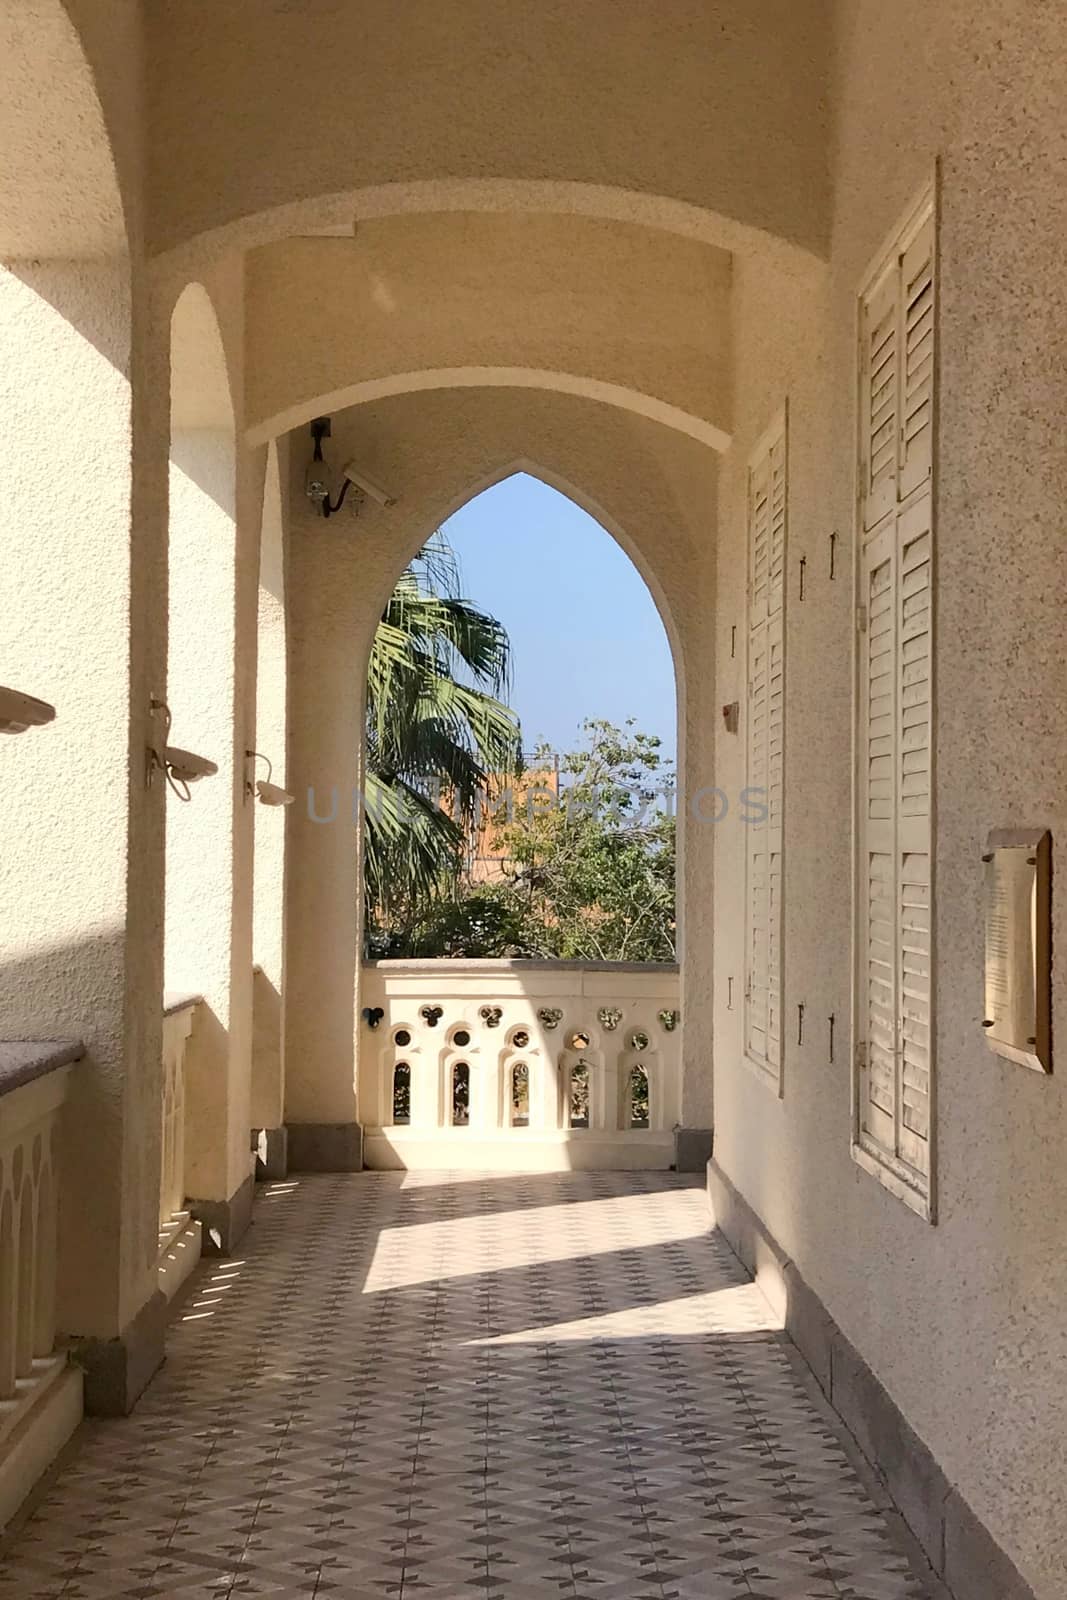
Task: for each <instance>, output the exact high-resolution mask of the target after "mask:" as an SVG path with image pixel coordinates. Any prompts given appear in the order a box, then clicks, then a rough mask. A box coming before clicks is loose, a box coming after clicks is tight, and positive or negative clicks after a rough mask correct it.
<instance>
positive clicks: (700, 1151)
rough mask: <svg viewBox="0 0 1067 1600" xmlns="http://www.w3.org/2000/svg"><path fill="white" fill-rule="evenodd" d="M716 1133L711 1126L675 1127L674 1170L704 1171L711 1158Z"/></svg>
mask: <svg viewBox="0 0 1067 1600" xmlns="http://www.w3.org/2000/svg"><path fill="white" fill-rule="evenodd" d="M714 1142H715V1135H714V1133H713V1131H712V1129H711V1128H681V1127H679V1128H675V1130H674V1170H675V1171H676V1172H703V1171H704V1168H705V1167H706V1166H707V1164H708V1162H709V1161H710V1160H711V1151H712V1146H713V1145H714Z"/></svg>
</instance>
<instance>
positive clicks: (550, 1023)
mask: <svg viewBox="0 0 1067 1600" xmlns="http://www.w3.org/2000/svg"><path fill="white" fill-rule="evenodd" d="M678 994H679V983H678V969H677V968H676V967H673V966H650V965H629V964H624V963H616V962H603V963H594V964H588V965H586V964H583V963H576V962H575V963H572V962H539V961H449V960H442V961H377V962H369V963H367V964H366V965H365V967H364V971H363V1001H362V1004H363V1016H362V1026H361V1035H360V1052H359V1085H360V1116H361V1120H362V1122H363V1127H364V1138H365V1145H364V1150H365V1158H366V1161H367V1164H368V1166H372V1167H442V1166H444V1167H449V1166H463V1167H480V1166H481V1167H486V1168H489V1167H499V1166H501V1165H503V1166H508V1167H514V1168H515V1169H517V1170H522V1169H531V1170H538V1169H539V1170H546V1169H551V1168H554V1167H556V1168H558V1167H597V1166H598V1167H658V1168H662V1167H667V1166H669V1165H670V1163H671V1161H672V1159H673V1154H674V1138H673V1129H674V1127H675V1126H676V1124H677V1122H678V1120H679V1115H680V1110H681V1027H680V1014H679V1008H678Z"/></svg>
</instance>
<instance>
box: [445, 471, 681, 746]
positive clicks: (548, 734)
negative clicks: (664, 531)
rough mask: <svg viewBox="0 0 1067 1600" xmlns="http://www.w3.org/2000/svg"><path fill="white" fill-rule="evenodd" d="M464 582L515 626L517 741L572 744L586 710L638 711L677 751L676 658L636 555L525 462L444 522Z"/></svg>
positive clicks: (614, 717)
mask: <svg viewBox="0 0 1067 1600" xmlns="http://www.w3.org/2000/svg"><path fill="white" fill-rule="evenodd" d="M445 526H446V531H447V533H448V538H449V541H450V542H451V544H452V545H453V547H454V549H455V550H456V553H457V555H458V556H459V561H460V568H461V573H462V578H463V590H464V593H465V594H466V595H467V596H468V598H469V599H471V600H473V601H474V602H475V603H476V604H477V605H479V606H480V607H482V608H483V609H485V610H486V611H489V612H491V613H492V614H493V615H494V616H496V617H499V619H500V621H501V622H503V624H504V626H505V627H506V628H507V630H508V633H509V635H510V637H511V645H512V652H513V659H514V686H513V690H512V695H511V701H512V704H513V705H514V706H515V708H516V710H517V711H518V713H519V715H520V717H521V718H522V729H523V743H524V745H525V747H526V748H527V749H532V748H533V746H534V745H535V744H537V742H538V741H539V740H540V739H547V740H548V741H549V742H550V743H551V744H552V745H553V746H554V747H555V748H556V749H557V750H566V749H571V748H573V747H574V745H575V743H576V742H577V739H578V730H579V728H580V726H581V723H582V722H583V720H584V719H585V718H586V717H606V718H607V719H608V720H609V721H610V722H615V723H622V722H624V721H625V720H626V718H627V717H636V718H637V725H638V727H639V728H640V729H641V731H642V732H645V733H656V734H659V736H660V738H661V739H662V740H663V753H664V754H665V755H668V756H673V755H674V753H675V691H674V667H673V664H672V661H671V652H670V647H669V645H668V643H667V636H666V634H665V633H664V631H663V624H662V623H661V621H660V619H659V613H658V612H657V610H656V607H655V605H654V603H653V600H652V596H651V595H650V594H649V592H648V590H647V589H646V587H645V584H644V580H643V579H642V578H641V576H640V574H639V573H638V571H637V569H636V567H634V566H633V564H632V563H631V561H630V559H629V557H628V556H626V555H624V554H623V552H622V550H621V549H620V548H619V546H618V545H617V544H616V543H615V541H614V539H613V538H612V537H611V535H610V534H608V533H606V532H605V530H604V529H603V528H602V527H601V526H600V524H599V523H598V522H595V521H594V520H593V518H592V517H590V516H588V515H587V514H586V513H585V512H584V511H582V510H581V509H580V508H579V507H578V506H576V505H575V504H574V502H573V501H571V500H568V499H566V498H565V496H563V495H561V494H558V493H557V492H556V490H555V489H550V488H549V487H548V486H547V484H544V483H541V482H540V481H539V480H538V479H537V478H531V477H529V476H527V474H526V473H518V474H516V475H515V476H514V477H512V478H508V479H507V480H506V481H505V482H504V483H500V484H497V485H496V486H495V487H494V488H492V489H487V490H486V491H485V493H484V494H480V495H479V496H478V497H477V499H475V500H472V501H470V502H469V503H468V504H467V505H465V506H464V507H463V509H462V510H461V511H458V512H457V513H456V515H455V516H454V517H451V518H450V519H449V521H448V522H447V523H446V525H445Z"/></svg>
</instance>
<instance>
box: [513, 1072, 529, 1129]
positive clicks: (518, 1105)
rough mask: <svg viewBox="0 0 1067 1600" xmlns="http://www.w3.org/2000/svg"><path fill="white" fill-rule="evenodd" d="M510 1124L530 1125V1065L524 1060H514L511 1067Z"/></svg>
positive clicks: (515, 1125) (525, 1126)
mask: <svg viewBox="0 0 1067 1600" xmlns="http://www.w3.org/2000/svg"><path fill="white" fill-rule="evenodd" d="M510 1105H511V1126H512V1127H513V1128H528V1127H529V1126H530V1067H529V1063H528V1062H526V1061H516V1062H515V1063H514V1065H513V1066H512V1069H511V1095H510Z"/></svg>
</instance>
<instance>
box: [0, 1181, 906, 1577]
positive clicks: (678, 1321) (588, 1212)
mask: <svg viewBox="0 0 1067 1600" xmlns="http://www.w3.org/2000/svg"><path fill="white" fill-rule="evenodd" d="M795 1361H796V1358H795V1356H794V1355H793V1353H792V1352H791V1350H790V1348H789V1347H788V1346H787V1345H786V1344H785V1343H784V1342H783V1341H782V1337H781V1335H779V1334H776V1333H775V1332H774V1331H773V1326H772V1321H771V1318H770V1313H769V1311H768V1308H767V1306H766V1304H765V1303H764V1302H763V1300H762V1298H761V1297H760V1295H759V1294H758V1292H757V1291H756V1289H755V1288H753V1287H752V1286H751V1285H749V1284H748V1282H747V1281H746V1279H745V1276H744V1274H743V1272H742V1271H741V1269H740V1268H739V1266H738V1264H737V1263H736V1261H735V1260H734V1258H733V1256H732V1255H731V1254H730V1253H729V1251H728V1250H727V1249H726V1247H725V1245H724V1244H723V1243H722V1242H721V1241H720V1240H719V1239H718V1238H717V1237H716V1236H715V1235H714V1234H713V1233H711V1232H710V1231H709V1225H708V1213H707V1204H706V1200H705V1198H704V1195H703V1192H702V1191H701V1190H700V1189H698V1188H694V1187H692V1186H691V1185H690V1184H688V1183H687V1182H686V1181H685V1180H683V1179H681V1178H675V1177H671V1176H669V1175H658V1174H635V1175H623V1174H595V1173H573V1174H568V1175H564V1176H543V1177H542V1176H530V1177H470V1176H456V1177H454V1178H449V1177H446V1176H437V1175H431V1174H422V1175H418V1176H416V1175H408V1176H406V1177H401V1176H400V1175H393V1174H388V1175H387V1174H364V1175H361V1176H358V1177H336V1178H333V1177H326V1178H311V1179H302V1180H300V1181H299V1182H294V1183H292V1184H290V1185H276V1186H274V1187H273V1188H271V1189H269V1190H268V1191H266V1192H265V1193H264V1194H263V1195H262V1198H261V1199H260V1201H259V1205H258V1209H257V1213H256V1222H255V1226H254V1227H253V1229H252V1231H251V1233H250V1234H249V1236H248V1239H247V1250H246V1251H245V1252H244V1254H243V1255H242V1256H241V1258H240V1259H237V1260H232V1261H225V1262H217V1263H215V1264H213V1265H206V1266H205V1267H204V1268H203V1269H202V1271H201V1276H200V1277H199V1279H198V1280H197V1285H196V1290H195V1292H194V1293H193V1294H192V1295H191V1297H190V1298H189V1299H188V1300H187V1301H186V1302H185V1304H184V1306H183V1308H182V1311H181V1313H180V1320H179V1321H178V1323H177V1324H176V1326H175V1328H174V1330H173V1333H172V1336H171V1341H170V1358H169V1360H168V1362H167V1365H166V1367H165V1368H164V1370H163V1371H162V1372H161V1374H160V1375H159V1377H158V1378H157V1379H156V1380H155V1382H154V1383H153V1384H152V1386H151V1388H150V1389H149V1391H148V1393H147V1394H146V1395H145V1396H144V1398H143V1400H142V1401H141V1404H140V1405H139V1407H138V1409H137V1411H136V1412H135V1414H134V1415H133V1416H132V1417H129V1418H127V1419H125V1420H124V1421H119V1422H108V1423H96V1424H93V1425H91V1426H90V1427H87V1429H86V1431H85V1437H84V1443H83V1445H82V1447H81V1448H80V1450H79V1451H78V1452H77V1454H76V1455H75V1457H74V1459H73V1460H72V1461H71V1462H70V1464H69V1465H67V1466H66V1467H65V1469H64V1470H63V1471H62V1473H61V1475H60V1476H59V1478H58V1481H57V1482H56V1483H55V1484H54V1486H53V1487H52V1489H51V1490H50V1492H49V1493H48V1494H47V1497H46V1498H45V1499H44V1500H43V1502H42V1503H41V1504H40V1506H39V1508H38V1510H37V1512H36V1514H35V1515H34V1517H33V1518H32V1520H30V1521H29V1522H28V1523H27V1524H26V1525H25V1526H24V1527H23V1529H22V1530H21V1532H20V1533H18V1534H17V1535H16V1536H15V1538H14V1539H13V1541H12V1542H11V1544H10V1545H9V1547H8V1548H7V1549H6V1550H4V1551H3V1552H2V1554H0V1596H2V1597H3V1600H8V1597H15V1596H17V1597H18V1600H33V1597H40V1600H45V1597H49V1600H50V1597H53V1596H60V1595H62V1596H64V1597H67V1600H77V1597H97V1596H98V1597H100V1600H121V1597H125V1596H153V1597H154V1596H167V1597H181V1600H198V1597H201V1596H209V1595H210V1596H215V1597H220V1596H227V1595H232V1596H234V1597H236V1596H277V1597H282V1596H295V1595H301V1596H305V1597H306V1596H309V1595H311V1596H320V1597H325V1596H331V1597H336V1600H342V1597H349V1596H351V1597H353V1600H379V1597H385V1596H393V1597H394V1600H396V1597H400V1600H418V1597H420V1596H434V1597H440V1600H475V1597H477V1600H527V1597H529V1600H557V1597H558V1600H646V1597H647V1600H697V1597H700V1600H726V1597H730V1600H831V1597H841V1596H852V1597H855V1600H926V1595H927V1591H926V1590H925V1589H924V1587H923V1583H922V1581H921V1580H920V1579H917V1578H916V1577H915V1576H913V1575H912V1573H911V1569H910V1567H909V1564H908V1559H907V1556H906V1554H904V1553H903V1552H902V1550H901V1548H899V1547H898V1545H897V1543H896V1535H895V1533H894V1531H893V1529H892V1527H891V1525H890V1524H889V1523H888V1522H887V1521H886V1520H885V1519H884V1518H883V1516H882V1515H881V1513H879V1512H878V1511H877V1510H876V1509H875V1508H874V1506H873V1505H872V1503H871V1501H870V1499H869V1498H868V1495H867V1493H866V1491H865V1490H864V1488H863V1487H862V1486H861V1484H860V1482H859V1480H858V1479H857V1477H856V1476H855V1474H854V1472H853V1470H852V1469H851V1467H850V1465H849V1463H848V1459H847V1458H846V1456H845V1454H844V1452H843V1451H842V1448H841V1445H840V1443H839V1441H838V1438H837V1437H836V1435H835V1433H834V1431H833V1430H832V1429H831V1428H830V1426H828V1424H827V1422H826V1420H825V1418H824V1415H823V1414H822V1412H821V1411H820V1410H819V1409H818V1408H817V1407H816V1406H815V1405H814V1403H813V1402H812V1400H811V1399H810V1398H809V1394H808V1390H807V1388H806V1387H805V1385H804V1383H803V1382H802V1381H801V1378H800V1377H799V1375H798V1370H797V1368H796V1365H795Z"/></svg>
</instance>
